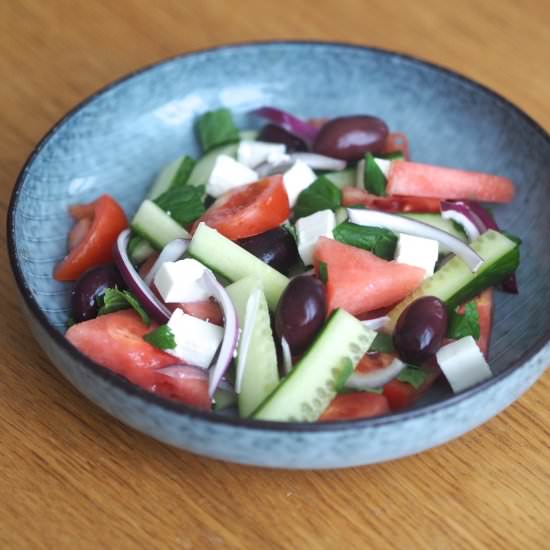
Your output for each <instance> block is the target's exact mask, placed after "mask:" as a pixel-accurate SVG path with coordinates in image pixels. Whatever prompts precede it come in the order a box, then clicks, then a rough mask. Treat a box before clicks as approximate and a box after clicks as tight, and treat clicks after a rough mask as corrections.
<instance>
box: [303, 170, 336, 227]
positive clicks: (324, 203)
mask: <svg viewBox="0 0 550 550" xmlns="http://www.w3.org/2000/svg"><path fill="white" fill-rule="evenodd" d="M341 204H342V192H341V191H340V189H338V187H336V185H334V183H332V182H331V181H330V180H329V179H328V178H327V177H325V176H320V177H319V178H317V179H316V180H315V181H314V182H313V183H312V184H311V185H310V186H309V187H307V188H306V189H304V190H303V191H302V192H301V193H300V194H299V195H298V199H297V200H296V205H295V206H294V217H295V218H304V217H305V216H309V215H311V214H314V213H315V212H319V210H327V209H328V210H336V208H338V207H339V206H340V205H341Z"/></svg>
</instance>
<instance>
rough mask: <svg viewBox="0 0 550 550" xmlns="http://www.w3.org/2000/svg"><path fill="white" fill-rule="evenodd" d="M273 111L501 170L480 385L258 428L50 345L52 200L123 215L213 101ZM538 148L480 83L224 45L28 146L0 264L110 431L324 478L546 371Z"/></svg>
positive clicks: (301, 51)
mask: <svg viewBox="0 0 550 550" xmlns="http://www.w3.org/2000/svg"><path fill="white" fill-rule="evenodd" d="M264 104H266V105H276V106H278V107H281V108H283V109H287V110H289V111H291V112H294V113H296V114H299V115H301V116H303V117H315V116H335V115H344V114H351V113H364V112H369V113H372V114H376V115H378V116H380V117H381V118H383V119H385V120H386V121H387V122H388V124H389V126H390V128H392V129H394V130H400V131H404V132H405V133H406V134H407V135H408V136H409V139H410V143H411V145H412V154H413V157H414V158H415V159H417V160H419V161H425V162H429V163H434V164H442V165H448V166H456V167H461V168H465V169H473V170H481V171H487V172H493V173H496V174H500V175H504V176H508V177H509V178H511V179H512V180H513V181H514V182H516V184H517V188H518V193H517V198H516V199H515V201H514V203H513V204H511V205H508V206H502V207H498V208H496V209H495V212H496V216H497V219H498V221H499V222H500V223H501V224H502V226H503V227H506V228H508V229H509V230H510V231H512V232H514V233H515V234H518V235H519V236H520V237H521V238H522V239H523V248H522V250H523V259H522V263H521V267H520V269H519V283H520V287H521V290H520V294H519V295H518V296H512V295H506V294H502V293H498V294H497V297H496V322H495V325H494V329H493V337H492V343H491V359H490V362H491V366H492V369H493V372H494V376H493V377H492V378H491V379H490V380H487V381H486V382H484V383H481V384H479V385H477V386H475V387H472V388H470V389H468V390H466V391H463V392H461V393H458V394H456V395H453V394H452V392H451V391H450V389H449V387H448V386H447V385H446V384H445V383H440V384H439V385H438V386H436V387H434V388H433V390H431V391H430V392H429V393H428V394H427V395H426V396H425V398H424V399H423V400H422V401H421V402H420V403H419V404H418V405H417V406H416V407H415V408H413V409H411V410H408V411H404V412H401V413H396V414H391V415H388V416H383V417H379V418H372V419H364V420H354V421H340V422H335V423H323V424H307V423H292V424H291V423H278V422H258V421H252V420H246V419H239V418H235V417H230V416H224V415H218V414H214V413H205V412H200V411H198V410H194V409H192V408H189V407H187V406H185V405H182V404H178V403H175V402H171V401H168V400H164V399H161V398H159V397H157V396H155V395H152V394H149V393H147V392H145V391H144V390H141V389H140V388H139V387H137V386H134V385H133V384H131V383H129V382H127V381H126V380H124V379H123V378H121V377H119V376H117V375H115V374H113V373H112V372H111V371H109V370H107V369H105V368H103V367H101V366H99V365H97V364H95V363H93V362H92V361H90V360H89V359H87V358H86V357H85V356H84V355H82V354H81V353H80V352H79V351H78V350H76V349H75V348H73V347H72V346H71V345H70V344H69V342H68V341H66V340H65V338H64V336H63V331H64V328H65V326H66V321H67V317H68V298H69V291H70V288H69V286H70V285H66V284H63V283H58V282H56V281H54V280H53V279H52V277H51V274H52V269H53V267H54V266H55V265H56V263H57V262H58V261H59V260H60V259H61V258H62V257H63V256H64V254H65V246H66V235H67V232H68V230H69V227H70V225H71V221H70V219H69V217H68V215H67V206H68V205H70V204H73V203H79V202H87V201H91V200H93V199H94V198H95V197H96V196H97V195H99V194H100V193H102V192H109V193H111V194H112V195H113V196H114V197H115V198H116V199H117V200H119V201H120V202H121V204H122V205H123V206H124V207H125V209H126V211H127V213H128V214H131V213H132V212H133V211H135V209H136V208H137V206H138V204H139V202H140V201H141V199H142V196H143V195H144V192H145V190H146V188H147V187H148V185H150V183H151V180H152V178H153V177H154V175H155V173H156V172H157V171H158V169H159V168H160V167H161V166H162V165H163V164H165V163H167V162H168V161H170V160H171V159H173V158H175V157H176V156H178V155H179V154H181V153H182V152H189V153H192V154H196V153H197V145H196V141H195V137H194V133H193V123H194V120H195V119H196V117H197V115H199V114H200V113H201V112H203V111H205V110H209V109H214V108H217V107H220V106H227V107H229V108H230V109H232V110H233V111H234V112H235V113H236V116H237V120H238V122H239V124H240V125H241V126H242V127H244V126H249V125H251V124H252V120H251V119H250V117H249V115H247V112H249V111H250V110H251V109H253V108H255V107H258V106H260V105H264ZM549 166H550V138H549V136H548V134H547V133H546V132H545V131H544V130H543V129H542V128H541V127H540V126H538V125H537V124H536V123H535V122H534V121H533V120H531V119H530V118H529V117H528V116H527V115H526V114H524V113H522V112H521V111H520V110H519V109H518V108H516V107H514V106H513V105H512V104H511V103H509V102H508V101H507V100H505V99H504V98H502V97H500V96H499V95H497V94H495V93H494V92H492V91H490V90H488V89H487V88H485V87H483V86H481V85H479V84H476V83H475V82H472V81H471V80H468V79H466V78H464V77H461V76H459V75H457V74H455V73H453V72H452V71H449V70H446V69H444V68H441V67H438V66H435V65H432V64H430V63H426V62H423V61H420V60H418V59H414V58H412V57H408V56H404V55H400V54H396V53H392V52H388V51H383V50H378V49H373V48H367V47H361V46H352V45H346V44H332V43H313V42H270V43H257V44H243V45H233V46H227V47H220V48H214V49H210V50H205V51H199V52H194V53H189V54H184V55H181V56H178V57H176V58H173V59H169V60H167V61H164V62H161V63H159V64H157V65H153V66H151V67H148V68H145V69H143V70H141V71H138V72H136V73H133V74H131V75H129V76H127V77H125V78H123V79H121V80H118V81H117V82H115V83H113V84H111V85H109V86H107V87H106V88H104V89H103V90H101V91H100V92H98V93H96V94H95V95H93V96H92V97H90V98H88V99H87V100H85V101H84V102H83V103H82V104H80V105H79V106H78V107H76V108H75V109H74V110H73V111H71V112H70V113H69V114H67V115H66V116H65V117H64V118H63V119H62V120H61V121H60V122H59V123H57V124H56V125H55V126H54V128H52V130H51V131H50V132H49V133H48V134H47V135H46V136H45V137H44V139H43V140H42V141H41V142H40V143H39V145H38V146H37V147H36V149H35V150H34V151H33V152H32V154H31V156H30V158H29V159H28V161H27V163H26V164H25V166H24V168H23V170H22V172H21V174H20V176H19V179H18V181H17V183H16V186H15V189H14V192H13V196H12V199H11V204H10V208H9V217H8V244H9V253H10V260H11V265H12V269H13V273H14V276H15V280H16V282H17V286H18V289H19V291H20V294H21V297H22V307H23V309H24V311H25V313H26V317H27V318H28V322H29V325H30V327H31V329H32V332H33V334H34V336H35V337H36V339H37V341H38V342H39V344H40V345H41V346H42V347H43V349H44V350H45V352H46V353H47V355H48V357H49V358H50V359H51V361H52V363H53V364H54V365H55V366H56V367H57V368H58V369H59V370H60V371H61V373H63V375H64V376H65V377H66V378H67V379H68V380H69V381H70V382H71V383H72V384H74V386H76V387H77V388H78V389H79V390H80V391H81V392H82V393H83V394H84V395H86V396H87V397H88V398H89V399H91V400H92V401H93V402H94V403H96V404H97V405H98V406H99V407H101V408H103V409H104V410H106V411H107V412H108V413H110V414H111V415H113V416H114V417H116V418H118V419H119V420H121V421H122V422H124V423H125V424H127V425H129V426H132V427H133V428H135V429H137V430H140V431H141V432H144V433H146V434H149V435H150V436H152V437H154V438H156V439H158V440H161V441H163V442H166V443H169V444H171V445H174V446H176V447H179V448H182V449H186V450H189V451H191V452H194V453H198V454H201V455H206V456H210V457H214V458H218V459H223V460H227V461H232V462H239V463H243V464H253V465H258V466H268V467H277V468H307V469H313V468H339V467H347V466H355V465H364V464H369V463H374V462H380V461H385V460H390V459H395V458H398V457H402V456H406V455H410V454H413V453H417V452H420V451H423V450H425V449H428V448H430V447H434V446H436V445H440V444H442V443H444V442H446V441H449V440H451V439H453V438H455V437H457V436H460V435H461V434H463V433H465V432H467V431H468V430H471V429H472V428H474V427H476V426H478V425H480V424H482V423H483V422H485V421H486V420H488V419H489V418H491V417H492V416H493V415H495V414H496V413H498V412H499V411H501V410H502V409H504V408H505V407H507V406H508V405H510V403H512V402H513V401H514V400H515V399H516V398H518V397H519V396H520V395H521V394H522V393H523V392H524V391H525V390H526V389H527V388H529V386H530V385H531V384H533V382H535V380H536V379H537V378H538V377H539V376H540V375H541V374H542V372H543V371H544V369H545V367H546V366H547V365H548V364H549V363H550V344H549V342H548V341H549V334H550V315H549V311H550V281H549V279H548V277H547V276H546V275H547V273H548V265H550V247H548V246H547V245H543V246H541V243H544V242H546V240H545V239H546V238H548V235H549V234H550V215H549V212H548V206H547V205H548V204H550V170H549V169H548V168H549Z"/></svg>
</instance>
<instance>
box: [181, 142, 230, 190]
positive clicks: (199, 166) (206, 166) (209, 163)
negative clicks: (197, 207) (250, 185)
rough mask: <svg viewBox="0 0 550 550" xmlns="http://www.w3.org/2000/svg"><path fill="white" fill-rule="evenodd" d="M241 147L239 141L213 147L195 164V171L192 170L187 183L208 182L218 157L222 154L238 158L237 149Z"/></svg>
mask: <svg viewBox="0 0 550 550" xmlns="http://www.w3.org/2000/svg"><path fill="white" fill-rule="evenodd" d="M238 148H239V144H238V143H230V144H229V145H222V146H221V147H216V149H212V151H209V152H208V153H206V154H205V155H203V156H202V157H201V158H200V159H199V160H198V161H197V163H196V164H195V167H194V168H193V171H192V172H191V174H190V176H189V179H188V180H187V185H195V186H199V185H204V186H206V184H207V183H208V179H209V178H210V174H211V173H212V169H213V168H214V164H216V159H217V158H218V157H219V156H220V155H228V156H230V157H231V158H234V159H236V158H237V150H238Z"/></svg>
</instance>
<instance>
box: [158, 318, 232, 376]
mask: <svg viewBox="0 0 550 550" xmlns="http://www.w3.org/2000/svg"><path fill="white" fill-rule="evenodd" d="M167 325H168V327H169V328H170V330H171V331H172V333H173V334H174V339H175V340H176V347H175V348H174V349H167V350H165V351H166V352H167V353H169V354H170V355H173V356H174V357H177V358H178V359H181V360H182V361H185V362H186V363H188V364H189V365H194V366H195V367H201V368H203V369H206V368H208V367H209V366H210V364H211V363H212V360H213V358H214V355H215V354H216V351H217V350H218V347H219V346H220V343H221V341H222V339H223V328H221V327H219V326H217V325H213V324H212V323H208V322H207V321H203V320H202V319H197V318H196V317H192V316H191V315H187V314H186V313H184V312H183V310H181V309H180V308H178V309H176V310H175V311H174V313H172V316H171V317H170V320H169V321H168V323H167Z"/></svg>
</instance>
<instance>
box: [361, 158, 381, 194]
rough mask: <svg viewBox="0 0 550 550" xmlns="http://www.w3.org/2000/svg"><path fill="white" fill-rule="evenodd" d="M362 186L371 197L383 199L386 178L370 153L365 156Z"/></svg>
mask: <svg viewBox="0 0 550 550" xmlns="http://www.w3.org/2000/svg"><path fill="white" fill-rule="evenodd" d="M363 186H364V187H365V189H366V190H367V191H368V192H369V193H372V194H373V195H378V196H379V197H383V196H384V195H385V194H386V176H384V173H383V172H382V170H380V167H379V166H378V164H376V161H375V160H374V157H373V156H372V154H371V153H367V154H366V155H365V171H364V172H363Z"/></svg>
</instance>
